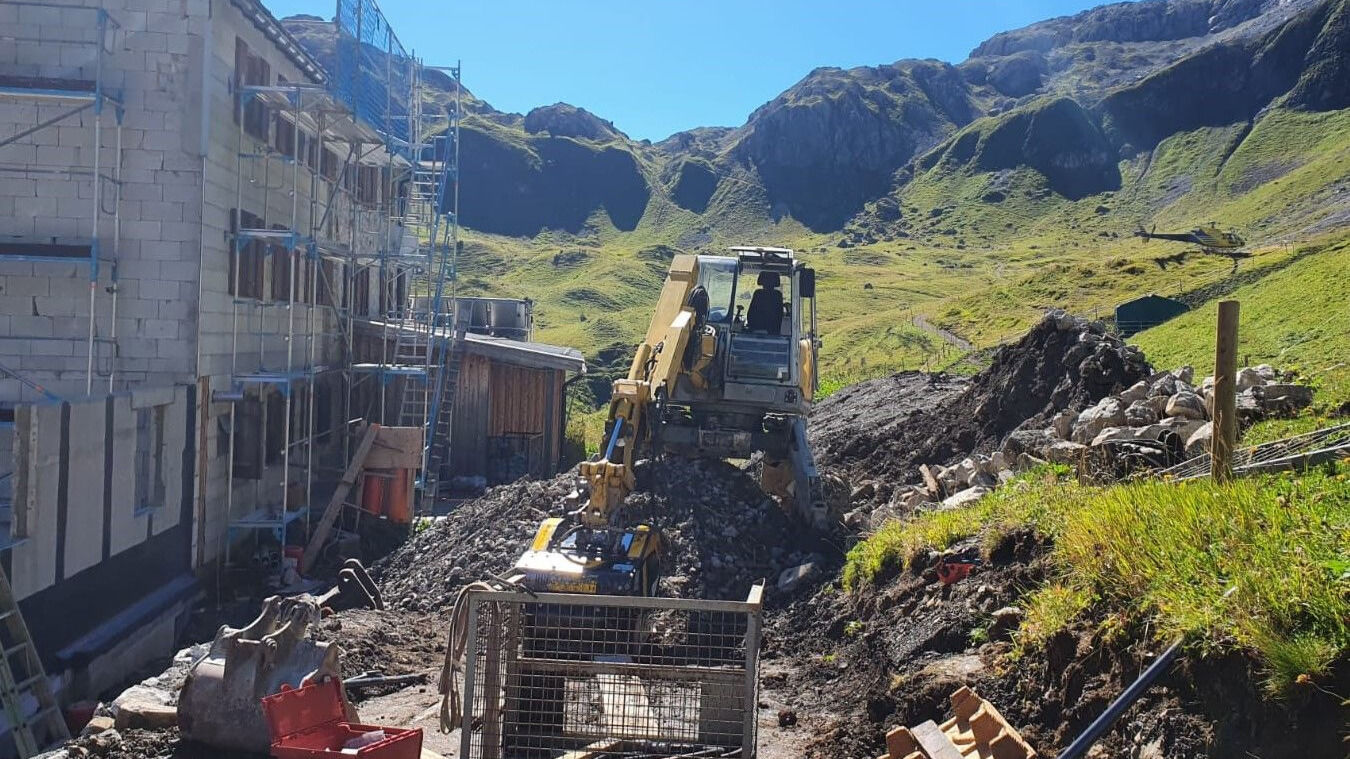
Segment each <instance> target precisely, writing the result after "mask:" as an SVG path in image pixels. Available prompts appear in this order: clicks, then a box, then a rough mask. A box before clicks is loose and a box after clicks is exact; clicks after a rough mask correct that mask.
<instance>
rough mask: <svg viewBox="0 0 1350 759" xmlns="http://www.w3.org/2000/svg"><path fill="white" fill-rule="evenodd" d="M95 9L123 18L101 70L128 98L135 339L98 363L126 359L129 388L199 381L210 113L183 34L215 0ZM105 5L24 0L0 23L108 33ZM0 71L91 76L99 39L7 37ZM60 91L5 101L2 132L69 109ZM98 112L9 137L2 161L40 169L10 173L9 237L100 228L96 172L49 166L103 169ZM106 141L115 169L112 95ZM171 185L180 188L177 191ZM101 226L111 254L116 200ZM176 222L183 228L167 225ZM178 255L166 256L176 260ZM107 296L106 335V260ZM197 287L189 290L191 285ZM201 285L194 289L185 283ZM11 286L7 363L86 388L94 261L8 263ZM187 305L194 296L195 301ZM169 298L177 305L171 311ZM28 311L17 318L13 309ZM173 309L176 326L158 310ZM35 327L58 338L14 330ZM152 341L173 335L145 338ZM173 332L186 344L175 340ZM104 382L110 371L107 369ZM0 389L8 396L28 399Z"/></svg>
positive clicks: (128, 280)
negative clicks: (154, 379)
mask: <svg viewBox="0 0 1350 759" xmlns="http://www.w3.org/2000/svg"><path fill="white" fill-rule="evenodd" d="M76 4H83V5H85V6H88V7H90V8H92V7H95V6H97V5H99V4H102V5H103V7H104V8H106V10H107V11H108V13H109V14H110V15H111V16H112V17H113V18H114V19H116V21H117V22H118V23H120V24H121V27H122V28H121V29H120V30H118V31H116V32H114V33H112V35H111V36H110V37H109V38H108V40H107V50H106V52H105V54H104V57H103V62H102V73H103V77H102V82H103V84H104V86H105V87H109V88H114V89H118V90H120V91H121V93H122V97H123V99H124V102H125V112H124V115H123V118H122V133H121V144H122V155H121V178H122V198H121V202H120V204H117V207H118V210H119V211H120V215H121V218H122V225H121V235H120V244H118V245H117V249H116V251H115V255H116V257H117V259H118V262H119V266H118V274H119V279H120V280H121V284H120V289H119V292H118V300H119V302H118V320H117V325H116V326H117V332H118V334H119V336H125V337H128V338H131V339H132V340H133V342H132V343H131V345H130V350H128V351H122V352H121V354H120V356H119V357H118V358H117V359H116V363H115V365H114V359H113V356H112V355H111V351H110V350H109V349H108V348H106V347H103V348H102V349H101V351H100V359H99V360H98V361H97V362H96V367H97V368H98V370H99V371H105V372H106V371H107V370H109V369H112V368H115V369H116V370H117V373H118V375H119V377H120V378H121V380H122V381H120V382H119V383H118V386H119V387H126V386H129V384H130V383H131V382H133V381H135V380H138V379H143V378H144V376H145V375H146V374H147V373H153V374H156V375H161V376H160V377H159V380H160V381H161V382H164V383H172V382H180V381H187V380H189V379H191V377H192V376H193V375H194V369H195V367H194V366H193V363H194V360H195V349H193V348H191V347H188V348H184V347H183V346H182V345H179V344H180V343H183V342H184V341H186V342H187V343H188V345H189V346H191V341H192V340H193V337H194V335H195V330H192V329H184V328H183V319H184V314H183V311H184V310H187V311H188V312H189V313H187V314H186V317H188V318H189V319H190V318H191V317H192V316H193V315H194V314H195V301H196V287H195V281H196V275H195V267H196V263H197V258H198V255H197V254H198V250H199V247H198V244H197V239H198V237H197V234H198V233H197V222H198V221H199V219H200V208H201V193H200V187H201V156H200V144H201V140H200V133H201V129H200V120H199V119H196V118H189V115H190V114H192V113H198V114H199V113H200V104H199V103H200V95H201V80H202V77H201V69H202V59H201V55H200V54H199V55H198V56H197V57H196V58H195V59H194V58H193V56H192V55H191V54H190V51H189V50H188V48H187V47H185V46H183V45H182V44H177V43H176V44H175V45H173V47H172V49H171V47H170V43H169V40H170V39H171V38H173V39H178V40H181V41H186V40H188V39H190V38H191V37H192V36H193V35H196V36H197V37H201V36H202V35H203V34H204V33H205V30H206V28H207V19H208V16H209V12H210V8H209V4H208V3H207V2H205V1H204V0H202V1H198V0H193V1H191V2H144V1H143V0H101V3H100V2H99V0H82V2H77V3H76ZM96 23H97V16H96V13H95V12H94V11H93V10H80V9H73V8H64V9H63V8H53V7H35V6H20V7H12V8H8V9H5V12H3V13H0V35H6V34H10V35H17V36H38V37H40V38H42V39H49V40H54V39H83V40H90V41H93V40H95V39H96V37H97V36H98V35H97V26H96ZM0 48H4V50H3V52H0V73H2V74H6V75H14V76H41V77H53V78H80V79H92V78H93V76H94V64H95V59H96V51H95V48H94V46H93V45H72V44H60V43H26V42H22V43H16V44H11V45H4V44H3V43H0ZM69 107H70V106H68V105H65V104H62V103H53V102H41V101H22V102H19V101H7V102H6V103H4V104H3V105H0V133H13V132H16V131H19V130H20V129H23V128H27V127H30V126H32V125H34V124H36V123H37V122H38V121H40V120H42V119H45V118H50V117H52V116H55V115H58V114H59V113H62V112H64V111H65V110H67V109H69ZM95 118H96V117H95V114H94V112H93V111H92V110H86V111H84V112H83V113H81V114H78V115H76V116H73V117H71V118H69V119H66V120H63V121H61V122H59V123H58V124H56V125H54V126H51V127H48V128H46V129H43V130H40V131H38V132H35V133H34V134H33V135H31V136H29V137H28V138H25V139H24V140H23V141H21V142H20V143H16V144H13V145H8V146H5V147H3V148H0V164H4V165H7V166H33V167H35V168H36V169H38V170H39V171H35V172H33V173H30V174H24V173H22V172H17V173H16V172H13V171H7V172H5V173H4V177H3V179H4V181H2V182H0V240H25V241H53V240H55V241H57V242H75V241H77V240H80V239H82V238H88V237H89V236H90V235H91V233H92V232H93V228H94V227H93V217H94V214H93V195H94V183H93V180H92V178H91V177H90V176H89V175H88V174H84V175H79V176H74V177H61V176H54V175H51V174H48V173H42V172H43V171H45V170H50V169H57V168H70V167H79V168H82V169H84V170H86V171H87V170H90V169H92V165H93V159H94V150H93V147H94V142H93V140H94V129H93V126H94V122H95ZM99 121H100V123H101V126H102V132H101V139H100V143H99V144H100V145H101V147H102V149H101V150H100V151H99V159H100V162H101V167H100V168H101V170H102V171H103V172H106V173H108V174H112V173H113V171H114V169H115V166H114V164H113V162H114V160H115V158H116V156H117V153H116V150H115V149H114V148H115V146H116V145H117V129H116V121H117V120H116V116H115V113H114V108H113V107H112V106H111V104H109V105H108V106H106V107H105V109H104V111H103V113H102V114H101V117H100V118H99ZM100 192H101V194H102V199H101V204H102V205H103V207H104V208H105V209H111V207H112V206H113V204H114V198H115V195H114V188H113V186H112V185H111V184H110V183H106V182H105V183H102V184H101V186H100ZM166 193H167V194H168V200H166V199H165V196H166ZM98 221H99V223H98V227H97V237H98V238H99V240H100V244H101V246H102V247H103V248H104V250H105V252H106V253H107V254H109V255H111V254H113V250H112V247H113V243H114V228H113V216H112V214H111V213H101V214H99V215H98ZM166 225H168V226H169V227H170V229H171V230H172V232H173V234H171V235H166V234H165V226H166ZM166 263H168V264H171V265H170V266H169V267H168V268H167V269H164V268H161V267H163V266H164V264H166ZM100 269H101V271H100V277H99V282H98V287H97V296H98V297H97V298H96V302H95V309H96V311H95V314H96V319H95V321H96V323H97V328H98V334H99V335H100V336H102V337H108V336H110V335H111V331H112V318H111V298H110V297H109V295H108V293H107V289H108V288H109V287H110V286H111V285H112V270H111V267H109V266H107V265H103V266H101V267H100ZM184 282H187V283H191V284H192V285H193V286H192V287H191V288H188V290H187V292H186V293H185V291H184V288H182V287H181V286H180V285H181V284H182V283H184ZM185 294H187V295H188V296H189V298H188V299H187V300H186V301H185V300H184V299H183V296H184V295H185ZM0 298H4V299H5V300H4V301H3V305H5V306H8V307H7V308H5V309H4V313H6V314H7V315H8V318H7V321H8V323H7V324H6V325H4V326H5V327H6V329H5V330H4V332H3V336H5V337H8V338H10V339H0V362H5V363H7V364H8V365H10V366H13V367H15V368H17V369H19V370H20V371H22V372H24V373H25V374H27V375H30V376H31V377H32V379H34V380H36V381H38V382H41V383H42V384H43V385H45V386H47V387H48V388H49V389H50V390H52V391H53V392H56V393H58V394H60V395H62V396H64V397H73V396H77V395H80V394H82V393H83V392H84V389H85V381H84V380H85V364H86V362H87V350H86V346H87V343H86V338H87V335H88V329H89V313H90V311H89V309H90V305H89V277H88V267H87V266H76V265H67V264H51V263H37V264H30V265H28V267H27V270H25V271H12V270H5V271H0ZM185 305H186V309H185ZM161 308H164V309H166V311H168V314H166V315H161V314H160V313H159V311H160V309H161ZM16 314H18V315H22V318H20V319H17V320H16V319H15V318H14V316H15V315H16ZM169 319H172V320H173V321H174V323H175V327H174V329H172V330H168V329H165V328H164V326H163V324H162V323H160V322H162V321H164V320H169ZM25 334H34V335H38V336H43V337H50V338H63V339H64V340H63V341H60V340H47V341H24V340H20V339H13V338H15V337H16V336H19V335H25ZM146 341H153V342H156V343H163V344H164V347H163V350H161V349H160V348H159V345H157V344H153V345H147V344H146ZM170 344H175V345H170ZM94 384H95V389H96V390H98V389H99V388H103V389H106V387H107V380H106V379H102V378H96V380H95V383H94ZM29 397H31V393H28V394H23V395H20V396H19V397H0V400H19V399H26V398H29Z"/></svg>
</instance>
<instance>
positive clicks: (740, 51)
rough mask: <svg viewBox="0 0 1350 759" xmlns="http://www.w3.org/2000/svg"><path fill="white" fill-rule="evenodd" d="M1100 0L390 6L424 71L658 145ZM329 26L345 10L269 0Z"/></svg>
mask: <svg viewBox="0 0 1350 759" xmlns="http://www.w3.org/2000/svg"><path fill="white" fill-rule="evenodd" d="M1103 1H1104V0H1097V1H1096V2H1094V1H1093V0H659V1H658V0H642V1H641V2H639V1H638V0H628V1H627V2H624V1H622V0H381V2H380V7H381V8H382V9H383V10H384V12H385V15H386V17H388V19H389V21H390V24H391V25H392V26H393V28H394V31H395V32H396V33H397V34H398V35H399V37H400V39H401V40H402V41H403V43H404V45H405V46H406V47H408V48H411V49H413V50H415V51H416V52H417V53H418V54H419V55H421V56H422V57H423V58H424V59H425V60H426V61H427V63H432V64H442V65H443V64H453V63H454V61H455V60H461V61H462V62H463V67H464V69H463V71H464V84H465V86H467V87H468V88H469V89H470V90H472V91H473V92H474V93H475V94H476V95H478V96H479V97H481V98H483V99H484V100H487V101H488V102H489V103H491V104H492V105H493V106H494V107H496V108H498V109H500V110H504V111H517V112H521V113H524V112H526V111H528V110H530V109H531V108H534V107H535V106H539V105H547V104H550V103H555V102H558V101H563V102H567V103H571V104H573V105H578V106H581V107H583V108H585V109H587V110H589V111H591V112H593V113H595V114H597V115H598V116H600V117H602V118H606V119H610V120H611V121H613V122H614V124H615V126H617V127H618V128H619V129H621V130H623V131H625V132H627V133H628V134H629V135H630V136H632V137H634V138H637V139H641V138H649V139H652V140H659V139H662V138H664V137H666V136H668V135H670V134H672V133H674V132H678V131H680V130H683V129H689V128H691V127H695V126H739V125H740V124H741V123H743V122H744V121H745V118H746V116H748V115H749V114H750V112H751V111H753V110H754V109H755V108H757V107H759V106H760V105H762V104H764V103H765V102H767V101H768V100H770V99H772V98H773V97H774V96H775V95H777V94H778V93H779V92H782V91H783V90H785V89H787V88H788V87H790V86H792V84H793V83H794V82H796V81H798V80H800V79H801V78H802V77H803V76H805V75H806V74H807V72H809V71H810V70H811V69H813V68H815V67H817V66H840V67H844V68H848V67H852V66H862V65H876V64H879V63H890V62H892V61H895V60H898V59H900V58H939V59H942V60H946V61H951V62H953V63H959V62H960V61H962V60H964V59H965V57H966V55H967V54H968V53H969V52H970V50H971V48H973V47H974V46H975V45H977V44H978V43H979V42H980V41H981V40H983V39H985V38H987V37H989V36H990V35H992V34H994V33H995V32H1000V31H1003V30H1005V29H1014V28H1017V27H1019V26H1025V25H1026V24H1029V23H1031V22H1034V21H1039V20H1042V19H1046V18H1050V17H1052V16H1062V15H1065V14H1069V13H1075V12H1077V11H1080V10H1083V9H1084V8H1089V7H1092V6H1093V5H1097V4H1099V3H1100V2H1103ZM264 2H265V3H266V4H267V6H268V7H269V8H270V9H271V10H272V12H273V13H275V14H276V15H277V16H279V17H283V16H289V15H292V14H295V13H310V14H313V15H316V16H321V17H323V18H325V19H331V18H332V17H333V13H334V9H335V8H336V2H335V0H264Z"/></svg>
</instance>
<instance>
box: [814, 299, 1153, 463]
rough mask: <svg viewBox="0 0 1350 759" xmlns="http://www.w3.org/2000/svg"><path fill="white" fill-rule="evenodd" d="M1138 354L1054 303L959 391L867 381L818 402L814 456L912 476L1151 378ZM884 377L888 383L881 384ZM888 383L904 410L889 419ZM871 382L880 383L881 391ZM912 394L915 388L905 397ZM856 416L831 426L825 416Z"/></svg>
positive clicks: (942, 384)
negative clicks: (883, 396)
mask: <svg viewBox="0 0 1350 759" xmlns="http://www.w3.org/2000/svg"><path fill="white" fill-rule="evenodd" d="M1150 374H1151V371H1150V369H1149V366H1148V364H1147V362H1146V361H1145V360H1144V356H1143V354H1142V353H1141V352H1140V351H1139V350H1138V349H1137V348H1135V347H1133V346H1127V345H1125V344H1124V343H1122V342H1121V341H1120V340H1119V338H1116V337H1115V336H1113V335H1110V334H1107V333H1106V330H1105V328H1104V327H1103V325H1102V324H1101V323H1100V322H1088V321H1086V320H1083V319H1080V318H1077V317H1073V316H1070V315H1069V314H1066V313H1064V312H1063V311H1058V310H1056V311H1051V312H1049V313H1047V314H1046V316H1045V317H1044V318H1043V319H1042V320H1041V321H1040V322H1039V323H1038V324H1037V325H1036V326H1034V327H1032V329H1031V330H1030V331H1029V332H1027V334H1026V335H1024V336H1023V337H1022V339H1020V340H1018V341H1017V342H1016V343H1012V344H1010V345H1005V346H1003V347H1001V348H999V349H998V351H996V352H995V354H994V358H993V363H992V364H991V365H990V366H989V368H988V369H985V370H984V371H982V372H980V373H979V374H977V375H976V376H975V377H974V378H973V379H971V380H970V381H969V384H968V385H966V386H965V387H964V389H963V390H961V391H960V392H959V393H957V394H955V395H950V391H951V389H952V387H951V385H950V384H949V382H950V380H947V379H946V378H940V379H939V380H938V382H937V389H936V390H935V389H933V388H931V387H929V386H927V385H924V384H923V383H921V382H920V381H919V380H918V379H917V378H913V377H910V378H908V379H905V378H903V375H901V377H902V379H900V380H898V381H897V380H896V378H886V379H883V380H873V381H872V382H871V383H864V384H863V386H859V388H856V389H855V391H854V392H852V393H851V394H850V396H849V397H848V398H846V399H842V400H840V401H839V402H836V403H833V404H827V403H822V404H821V406H820V408H819V409H818V410H817V413H816V414H814V415H813V417H812V423H813V424H816V425H817V428H818V429H817V431H816V433H815V434H814V435H813V443H814V446H815V451H816V458H817V460H818V461H819V462H820V463H822V464H823V465H825V466H826V467H828V468H830V469H833V470H835V471H837V472H839V473H840V474H843V475H845V476H847V477H848V478H849V479H850V480H852V481H853V482H854V483H855V484H856V483H857V482H860V481H862V480H866V479H877V480H882V479H884V480H887V481H889V482H890V483H892V484H902V483H914V482H917V481H918V478H919V474H918V467H919V465H921V464H933V465H937V464H946V463H951V462H953V461H955V460H956V459H959V458H961V457H964V456H967V455H969V454H971V453H974V452H983V453H989V452H992V451H994V450H997V449H999V448H1000V447H1001V445H1002V443H1003V440H1004V439H1005V438H1006V437H1007V436H1008V435H1009V434H1010V433H1012V432H1013V431H1015V430H1018V429H1021V428H1027V429H1031V428H1043V427H1045V426H1046V425H1047V424H1048V423H1049V422H1050V419H1051V417H1052V416H1054V414H1055V413H1057V412H1059V411H1062V410H1064V409H1074V410H1081V409H1084V408H1086V407H1088V406H1090V405H1092V404H1093V403H1095V402H1096V401H1098V400H1100V399H1101V398H1103V397H1105V396H1106V395H1108V394H1110V393H1112V392H1114V391H1118V390H1121V389H1123V388H1126V387H1129V386H1130V385H1133V384H1134V383H1136V382H1138V381H1139V380H1141V379H1144V378H1145V377H1147V376H1149V375H1150ZM883 383H889V384H883ZM887 387H890V388H891V389H892V390H893V391H894V392H896V393H897V397H896V398H895V399H894V401H893V402H894V403H896V404H899V405H900V407H901V408H902V409H905V410H906V411H905V413H904V414H903V416H900V415H897V416H895V417H892V418H889V419H888V418H887V417H888V416H889V415H890V414H891V412H890V411H887V412H881V413H883V414H884V416H882V423H881V424H877V423H876V422H874V421H872V420H876V419H877V418H878V413H879V412H878V411H877V409H878V408H879V406H880V404H878V398H877V395H878V393H879V392H882V393H884V392H885V388H887ZM878 388H881V389H880V390H879V389H878ZM909 393H913V395H907V394H909ZM839 416H842V417H844V418H847V419H851V420H854V421H853V422H852V423H850V424H845V425H836V424H834V423H833V421H832V420H830V417H839Z"/></svg>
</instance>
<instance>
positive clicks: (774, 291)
mask: <svg viewBox="0 0 1350 759" xmlns="http://www.w3.org/2000/svg"><path fill="white" fill-rule="evenodd" d="M755 282H756V284H758V285H759V289H758V290H755V294H754V295H752V296H750V309H749V310H748V311H747V312H746V315H745V327H746V329H748V330H750V331H751V332H767V333H769V334H770V335H777V334H778V333H779V332H781V331H782V328H783V292H782V291H781V290H779V289H778V287H779V276H778V272H773V271H762V272H760V273H759V278H758V279H756V280H755Z"/></svg>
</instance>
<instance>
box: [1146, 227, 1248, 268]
mask: <svg viewBox="0 0 1350 759" xmlns="http://www.w3.org/2000/svg"><path fill="white" fill-rule="evenodd" d="M1157 229H1158V227H1157V225H1154V227H1153V229H1151V230H1149V231H1144V228H1143V227H1140V228H1139V230H1138V231H1137V232H1135V233H1134V236H1135V237H1142V238H1143V239H1144V242H1148V241H1149V240H1174V241H1176V242H1189V243H1194V244H1195V245H1199V246H1200V250H1201V251H1202V252H1204V253H1208V254H1210V255H1216V256H1227V257H1229V258H1232V259H1233V260H1234V263H1236V262H1237V259H1239V258H1248V257H1250V256H1251V253H1248V252H1246V251H1243V250H1241V248H1242V247H1243V246H1244V245H1246V244H1247V241H1246V240H1245V239H1243V237H1242V235H1240V234H1238V233H1237V232H1236V231H1235V230H1232V229H1230V230H1228V231H1227V232H1224V231H1223V230H1221V229H1219V225H1218V224H1216V223H1215V222H1212V221H1211V222H1210V223H1209V224H1207V225H1205V226H1200V227H1196V228H1195V229H1192V230H1191V231H1189V232H1158V231H1157Z"/></svg>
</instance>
